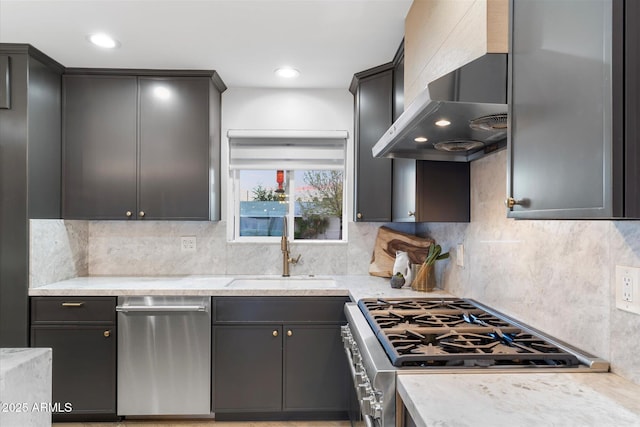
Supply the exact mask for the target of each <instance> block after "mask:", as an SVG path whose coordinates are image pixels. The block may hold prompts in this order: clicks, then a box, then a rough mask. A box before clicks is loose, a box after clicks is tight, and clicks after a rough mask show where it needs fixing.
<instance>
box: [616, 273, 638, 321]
mask: <svg viewBox="0 0 640 427" xmlns="http://www.w3.org/2000/svg"><path fill="white" fill-rule="evenodd" d="M616 307H617V308H618V309H620V310H624V311H629V312H631V313H636V314H640V268H636V267H625V266H621V265H616Z"/></svg>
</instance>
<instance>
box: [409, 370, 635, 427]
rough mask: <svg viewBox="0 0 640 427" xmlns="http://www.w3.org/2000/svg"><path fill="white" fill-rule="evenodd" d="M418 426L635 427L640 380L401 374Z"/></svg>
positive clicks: (588, 376) (559, 375)
mask: <svg viewBox="0 0 640 427" xmlns="http://www.w3.org/2000/svg"><path fill="white" fill-rule="evenodd" d="M397 390H398V394H399V395H400V397H401V398H402V400H403V402H404V404H405V406H406V407H407V410H408V411H409V413H410V414H411V417H412V418H413V419H414V421H415V422H416V425H417V426H418V427H434V426H438V427H472V426H473V427H482V426H492V427H514V426H518V427H534V426H535V427H539V426H545V427H548V426H558V427H631V426H634V427H637V426H640V386H638V385H636V384H633V383H631V382H629V381H627V380H625V379H624V378H621V377H619V376H617V375H615V374H610V373H556V374H554V373H532V374H529V373H506V374H503V373H500V374H474V373H470V374H450V373H449V374H424V375H422V374H417V375H398V381H397Z"/></svg>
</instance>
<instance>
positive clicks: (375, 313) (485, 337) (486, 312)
mask: <svg viewBox="0 0 640 427" xmlns="http://www.w3.org/2000/svg"><path fill="white" fill-rule="evenodd" d="M358 305H359V306H360V310H361V311H362V312H363V314H364V315H365V318H366V319H367V321H368V323H369V325H370V326H371V327H372V328H373V330H374V332H375V334H376V336H377V337H378V340H379V341H380V343H381V344H382V346H383V347H384V349H385V351H386V353H387V355H388V356H389V358H390V359H391V362H392V364H393V365H394V366H414V367H417V366H421V367H499V368H510V367H514V368H522V367H539V368H571V367H577V366H579V365H580V364H581V362H580V360H579V359H578V357H577V355H576V352H572V351H571V349H572V348H571V347H569V346H568V345H566V344H564V343H559V342H558V341H557V340H553V339H552V338H550V337H546V336H544V335H543V334H542V333H540V332H539V331H535V330H533V329H532V328H529V327H527V326H525V325H522V324H520V323H518V322H516V321H515V320H513V319H511V318H508V317H507V316H505V315H502V314H500V313H497V312H495V311H493V310H491V309H489V308H488V307H484V306H482V305H481V304H479V303H477V302H475V301H473V300H470V299H458V298H415V299H398V298H394V299H362V300H360V301H359V302H358Z"/></svg>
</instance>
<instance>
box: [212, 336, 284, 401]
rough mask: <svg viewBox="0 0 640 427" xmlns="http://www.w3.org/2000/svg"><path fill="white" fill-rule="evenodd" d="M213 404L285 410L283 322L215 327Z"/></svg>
mask: <svg viewBox="0 0 640 427" xmlns="http://www.w3.org/2000/svg"><path fill="white" fill-rule="evenodd" d="M213 334H214V335H213V370H212V372H213V408H214V412H216V413H224V412H249V411H251V412H270V411H280V410H282V326H281V325H276V326H272V325H247V326H214V327H213Z"/></svg>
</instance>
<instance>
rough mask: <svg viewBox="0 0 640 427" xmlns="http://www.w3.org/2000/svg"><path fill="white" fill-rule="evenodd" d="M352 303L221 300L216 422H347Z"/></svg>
mask: <svg viewBox="0 0 640 427" xmlns="http://www.w3.org/2000/svg"><path fill="white" fill-rule="evenodd" d="M346 301H347V299H346V298H342V297H262V298H258V297H247V298H238V297H229V298H214V304H213V305H214V309H213V313H214V326H213V357H212V360H213V370H212V372H213V408H214V412H215V414H216V419H218V420H251V419H254V420H259V419H262V420H287V419H310V420H311V419H324V420H327V419H347V407H348V394H347V391H348V388H347V387H348V385H347V378H348V377H349V374H348V372H347V369H348V368H347V364H346V360H345V356H344V350H343V349H342V342H341V338H340V325H342V324H344V323H345V319H344V315H343V313H342V307H343V305H344V303H345V302H346Z"/></svg>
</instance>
